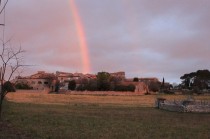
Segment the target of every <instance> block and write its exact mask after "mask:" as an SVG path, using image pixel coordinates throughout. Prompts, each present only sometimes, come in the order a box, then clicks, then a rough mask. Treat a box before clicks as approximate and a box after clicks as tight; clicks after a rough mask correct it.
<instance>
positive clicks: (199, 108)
mask: <svg viewBox="0 0 210 139" xmlns="http://www.w3.org/2000/svg"><path fill="white" fill-rule="evenodd" d="M183 102H186V101H183ZM209 104H210V103H207V104H200V103H196V102H194V103H191V104H185V105H183V103H181V101H179V102H178V103H177V102H174V101H166V100H165V101H163V102H158V100H157V101H156V107H158V108H159V109H162V110H167V111H175V112H195V113H210V105H209Z"/></svg>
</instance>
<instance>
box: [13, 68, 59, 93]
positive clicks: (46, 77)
mask: <svg viewBox="0 0 210 139" xmlns="http://www.w3.org/2000/svg"><path fill="white" fill-rule="evenodd" d="M56 80H57V78H56V76H55V75H54V74H53V73H46V72H44V71H38V72H37V73H36V74H33V75H31V76H28V77H21V76H19V77H17V78H16V82H15V84H18V83H22V84H27V85H29V86H30V87H31V88H32V89H34V90H45V89H47V90H49V91H55V84H56Z"/></svg>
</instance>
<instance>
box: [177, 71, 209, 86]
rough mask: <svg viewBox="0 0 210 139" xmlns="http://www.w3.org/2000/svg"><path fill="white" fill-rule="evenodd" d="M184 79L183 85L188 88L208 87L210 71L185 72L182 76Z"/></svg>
mask: <svg viewBox="0 0 210 139" xmlns="http://www.w3.org/2000/svg"><path fill="white" fill-rule="evenodd" d="M180 79H181V80H182V86H183V87H184V88H187V89H193V88H198V89H200V90H202V89H208V88H209V86H208V83H209V82H210V72H209V70H206V69H205V70H198V71H196V72H191V73H187V74H184V75H183V76H181V77H180Z"/></svg>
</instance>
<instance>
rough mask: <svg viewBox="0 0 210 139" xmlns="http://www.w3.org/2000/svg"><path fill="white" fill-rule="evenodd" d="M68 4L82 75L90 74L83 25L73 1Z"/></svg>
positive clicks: (70, 0)
mask: <svg viewBox="0 0 210 139" xmlns="http://www.w3.org/2000/svg"><path fill="white" fill-rule="evenodd" d="M69 2H70V9H71V12H72V16H73V20H74V23H75V26H76V31H77V37H78V40H79V46H80V52H81V56H82V65H83V73H90V59H89V52H88V45H87V42H86V37H85V31H84V28H83V24H82V21H81V18H80V15H79V12H78V8H77V6H76V4H75V1H74V0H69Z"/></svg>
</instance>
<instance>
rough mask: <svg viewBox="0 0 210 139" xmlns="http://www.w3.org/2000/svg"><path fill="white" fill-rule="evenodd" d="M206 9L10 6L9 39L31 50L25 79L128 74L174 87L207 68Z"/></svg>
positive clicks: (109, 0)
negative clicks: (31, 76) (55, 74)
mask: <svg viewBox="0 0 210 139" xmlns="http://www.w3.org/2000/svg"><path fill="white" fill-rule="evenodd" d="M209 7H210V0H41V1H37V0H18V1H17V0H9V2H8V5H7V7H6V14H5V15H6V22H5V24H6V26H5V33H6V37H7V38H11V37H12V41H11V45H12V47H13V46H14V47H19V46H21V47H22V48H23V49H24V50H25V51H26V52H25V53H24V60H23V63H24V64H28V65H32V66H29V67H25V68H24V72H23V74H33V73H35V72H36V71H40V70H44V71H47V72H55V71H65V72H73V73H74V72H82V73H92V74H96V73H97V72H100V71H107V72H117V71H125V73H126V77H127V78H133V77H157V78H159V80H162V78H163V77H164V78H165V81H168V82H171V83H173V82H180V76H182V75H183V74H185V73H189V72H194V71H197V70H199V69H210V64H209V59H210V54H209V53H210V38H209V36H210V14H209V13H210V8H209ZM0 19H1V20H0V21H2V15H1V18H0ZM1 28H2V27H1Z"/></svg>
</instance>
